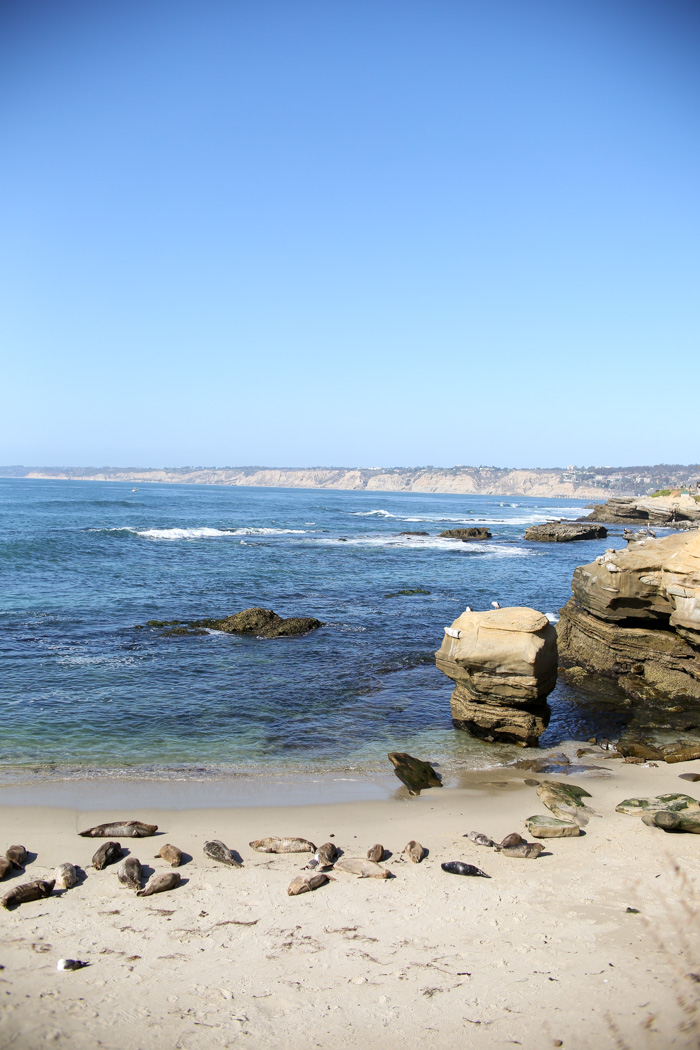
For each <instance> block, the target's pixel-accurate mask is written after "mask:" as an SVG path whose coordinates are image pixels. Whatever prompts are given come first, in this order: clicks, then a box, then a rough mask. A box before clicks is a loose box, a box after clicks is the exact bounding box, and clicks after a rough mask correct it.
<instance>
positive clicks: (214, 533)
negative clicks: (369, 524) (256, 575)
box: [90, 526, 307, 540]
mask: <svg viewBox="0 0 700 1050" xmlns="http://www.w3.org/2000/svg"><path fill="white" fill-rule="evenodd" d="M90 531H91V532H130V533H132V534H133V535H134V536H140V537H141V538H142V539H145V540H208V539H218V538H220V537H231V536H283V535H286V534H295V535H299V534H303V533H306V531H307V530H306V529H267V528H253V527H248V528H243V529H213V528H208V527H207V526H202V527H201V528H196V529H134V528H122V529H91V530H90Z"/></svg>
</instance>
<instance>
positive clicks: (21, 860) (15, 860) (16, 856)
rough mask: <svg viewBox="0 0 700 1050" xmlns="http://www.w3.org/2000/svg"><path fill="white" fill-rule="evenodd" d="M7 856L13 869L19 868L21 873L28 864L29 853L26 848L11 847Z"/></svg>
mask: <svg viewBox="0 0 700 1050" xmlns="http://www.w3.org/2000/svg"><path fill="white" fill-rule="evenodd" d="M5 856H6V857H7V859H8V860H9V862H10V864H11V865H12V867H13V868H19V869H20V871H21V870H22V869H23V868H24V866H25V864H26V863H27V851H26V849H25V848H24V846H10V847H9V849H6V850H5Z"/></svg>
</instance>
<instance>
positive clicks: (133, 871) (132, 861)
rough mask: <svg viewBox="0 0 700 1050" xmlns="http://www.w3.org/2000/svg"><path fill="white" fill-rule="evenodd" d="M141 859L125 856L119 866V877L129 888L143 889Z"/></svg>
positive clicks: (123, 884)
mask: <svg viewBox="0 0 700 1050" xmlns="http://www.w3.org/2000/svg"><path fill="white" fill-rule="evenodd" d="M141 875H142V871H141V861H140V860H137V858H136V857H124V860H123V861H122V862H121V864H120V865H119V867H118V868H117V878H118V879H119V881H120V883H121V884H122V886H126V888H127V889H129V890H140V889H141Z"/></svg>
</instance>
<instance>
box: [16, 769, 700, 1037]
mask: <svg viewBox="0 0 700 1050" xmlns="http://www.w3.org/2000/svg"><path fill="white" fill-rule="evenodd" d="M595 764H596V765H597V766H599V767H600V768H601V769H603V770H604V771H605V772H604V773H600V774H597V775H596V774H593V775H591V774H588V775H586V776H585V777H580V778H560V777H550V778H549V779H554V780H556V779H562V780H567V779H568V782H571V783H577V784H579V785H580V786H585V787H586V789H587V790H589V791H590V793H591V795H592V796H593V797H592V798H591V799H590V800H589V804H590V805H591V807H592V808H593V809H595V810H596V812H597V813H599V814H600V816H595V817H592V818H591V821H590V823H589V825H588V827H587V829H586V833H585V835H582V836H581V837H579V838H571V839H555V840H549V841H548V842H545V846H546V851H545V853H543V854H542V856H540V857H539V858H538V859H537V860H536V861H529V860H515V859H511V858H506V857H504V856H502V855H500V854H498V853H496V852H494V851H493V850H490V849H487V848H484V847H480V846H477V845H475V844H473V843H471V842H469V841H468V840H466V839H465V838H463V836H464V835H465V833H467V832H468V831H470V830H478V831H483V832H485V833H487V834H488V835H490V836H492V837H493V838H495V839H499V838H501V837H502V836H504V835H505V834H507V833H508V832H511V831H520V832H525V829H524V825H523V821H524V819H525V818H527V817H528V816H530V815H532V814H533V813H544V812H546V811H545V810H544V808H543V806H542V804H541V803H540V802H539V800H538V798H537V795H536V789H535V787H533V786H527V785H525V784H524V779H525V777H528V776H533V774H528V773H527V772H515V771H513V770H510V769H509V770H494V771H492V772H491V773H489V774H483V773H482V774H480V775H476V774H475V775H474V776H473V778H472V780H471V783H470V782H466V781H463V782H462V783H461V786H459V787H446V788H443V789H433V790H430V791H426V792H424V793H423V794H422V795H421V796H420V797H414V798H412V797H409V796H408V795H407V794H404V792H403V789H401V788H399V789H398V791H396V792H394V794H393V796H392V797H387V798H384V799H380V800H359V801H358V800H355V801H350V802H346V803H342V802H341V803H339V802H334V803H332V804H330V805H329V804H324V803H323V802H320V804H307V805H287V806H265V807H256V806H251V805H246V806H239V807H225V806H214V807H210V808H199V807H198V806H197V801H196V799H197V792H198V788H199V786H198V785H189V792H190V798H189V802H190V804H189V805H188V807H187V808H167V807H166V806H164V805H163V799H164V797H165V795H166V793H164V791H163V790H161V789H162V785H160V786H159V787H160V789H159V790H158V791H157V792H156V793H155V794H156V796H157V798H158V801H159V804H160V805H159V808H154V807H153V806H149V805H147V802H148V799H149V785H148V784H142V785H140V786H139V790H140V794H141V799H142V804H141V805H140V806H138V807H135V806H133V805H132V806H131V807H130V808H129V811H128V812H124V811H123V809H121V808H120V809H113V810H109V809H106V808H100V809H91V808H90V805H89V800H90V798H91V790H90V784H89V783H86V784H83V785H81V787H80V791H81V793H82V796H83V798H84V804H82V805H80V806H73V807H66V806H46V805H29V806H27V805H25V806H21V805H16V804H12V805H8V804H7V801H8V800H7V799H6V798H3V797H2V796H1V795H0V804H2V811H1V812H2V820H1V826H2V829H3V839H4V840H5V842H6V844H7V845H9V844H11V843H14V842H21V843H23V844H24V845H25V846H26V847H27V849H28V850H30V851H31V853H32V854H36V857H35V859H31V858H30V863H29V864H28V866H27V871H26V874H24V875H23V874H21V873H17V874H16V875H15V876H14V877H13V878H11V879H8V878H6V879H5V880H4V881H3V884H2V889H3V892H4V891H5V890H6V889H8V888H10V887H11V886H13V885H16V884H18V883H21V882H24V881H28V880H29V879H36V878H42V877H49V876H50V875H51V872H52V869H53V868H54V866H55V865H57V864H59V863H61V862H63V861H71V862H73V863H76V864H79V865H81V867H83V868H84V869H85V870H86V874H87V877H86V879H85V880H84V882H83V883H82V884H81V885H79V886H77V887H75V888H73V889H70V890H66V891H64V892H61V893H60V894H59V893H55V894H54V895H53V896H52V897H51V898H50V899H48V900H42V901H38V902H34V903H29V904H24V905H22V906H21V907H19V908H17V909H15V910H13V911H3V912H2V919H1V920H0V921H1V922H2V955H1V959H0V961H1V963H2V967H3V969H2V971H1V972H0V985H1V987H2V1014H1V1021H0V1043H1V1044H2V1045H3V1046H5V1047H8V1048H9V1047H12V1048H14V1050H24V1048H29V1047H39V1046H44V1045H49V1046H57V1047H60V1046H69V1045H70V1046H71V1048H73V1050H83V1048H85V1050H92V1048H94V1047H104V1048H106V1050H141V1048H145V1047H147V1046H152V1045H167V1046H172V1047H176V1048H178V1050H180V1048H181V1050H200V1048H209V1047H234V1046H235V1047H239V1046H249V1047H265V1048H270V1050H274V1048H277V1047H279V1048H283V1047H284V1048H285V1050H296V1048H299V1050H301V1048H304V1050H306V1048H308V1047H309V1046H312V1047H315V1046H319V1047H321V1046H322V1047H341V1046H347V1045H349V1044H351V1043H352V1044H354V1043H355V1042H356V1041H360V1042H369V1041H372V1042H373V1043H374V1042H378V1043H379V1045H381V1046H382V1047H383V1048H384V1050H394V1048H397V1050H398V1048H399V1047H405V1046H406V1045H410V1046H414V1045H422V1046H426V1047H435V1048H440V1050H442V1048H448V1047H453V1046H455V1045H456V1044H457V1041H458V1040H460V1039H466V1040H468V1043H469V1045H470V1046H478V1047H488V1048H492V1047H493V1048H496V1047H508V1046H513V1045H519V1046H522V1047H527V1048H533V1050H534V1048H535V1047H538V1048H539V1047H546V1046H559V1045H563V1046H565V1047H567V1048H584V1047H596V1048H606V1047H631V1048H633V1050H636V1048H638V1047H647V1046H648V1047H662V1046H663V1047H668V1046H674V1047H676V1046H677V1047H686V1046H688V1047H690V1046H697V1044H698V1032H697V1029H695V1028H694V1027H693V1026H692V1024H691V1026H690V1028H689V1029H688V1023H689V1021H692V1018H693V1014H692V1009H693V1007H692V1004H693V1003H694V1001H695V999H696V989H697V987H698V985H697V980H698V978H697V973H698V971H700V944H698V929H697V920H696V919H694V912H695V908H696V901H697V898H696V896H695V893H696V890H695V879H696V876H697V871H698V864H697V850H698V846H699V845H700V841H699V840H698V838H697V837H696V836H694V835H682V834H678V835H669V834H666V833H664V832H663V831H660V830H656V829H652V828H649V827H646V826H645V825H644V824H642V822H641V820H640V819H639V818H638V817H632V816H623V815H621V814H617V813H615V811H614V809H615V805H616V804H617V803H618V802H620V801H621V800H622V799H624V798H627V797H631V796H639V795H655V794H658V793H660V792H666V791H684V790H686V789H687V790H688V793H690V794H694V792H693V788H694V786H695V785H693V784H688V783H687V782H684V781H680V780H679V779H678V776H679V773H681V772H683V771H688V770H689V769H692V766H693V764H692V763H688V764H685V765H673V766H665V765H663V766H658V767H647V766H644V767H640V766H635V765H630V764H623V763H622V762H620V761H619V760H618V761H611V760H601V761H597V762H596V763H595ZM537 779H540V780H541V779H543V777H542V775H537ZM132 789H133V786H132ZM17 790H18V789H13V791H14V792H16V791H17ZM113 790H114V791H115V794H116V791H117V788H113ZM58 794H59V800H60V792H59V793H58ZM175 797H177V799H178V802H179V803H180V804H181V803H182V801H183V795H182V793H180V795H179V796H178V795H176V796H175ZM27 798H29V799H30V800H31V798H32V793H31V791H28V792H27ZM10 801H11V802H13V803H14V802H15V801H16V799H15V798H12V799H11V800H10ZM186 801H187V800H186ZM116 817H135V818H140V819H142V820H147V821H151V822H154V823H157V824H158V825H159V829H160V830H159V833H158V835H157V836H155V837H153V838H146V839H123V840H122V845H124V846H125V847H127V848H128V849H129V850H130V851H131V852H132V853H133V854H135V855H136V856H137V857H139V859H140V860H141V862H142V863H143V864H144V865H148V866H149V868H150V869H154V870H157V871H159V870H165V869H166V865H165V863H164V862H163V861H161V860H155V859H153V858H154V854H155V853H156V852H157V851H158V849H159V847H160V846H161V845H162V844H163V843H165V842H172V843H174V844H176V845H178V846H179V847H180V848H181V849H183V850H185V851H186V852H187V853H188V854H190V855H191V858H192V859H191V860H189V861H188V862H187V863H185V864H184V865H183V866H182V867H181V868H180V869H179V870H180V872H181V874H182V879H183V881H182V884H181V885H180V887H179V888H177V889H176V890H174V891H172V892H169V893H164V894H160V895H157V896H151V897H144V898H138V897H137V896H136V895H135V894H134V893H133V892H132V891H129V890H127V889H124V888H122V887H120V885H119V884H118V881H117V877H116V874H115V872H116V868H115V866H110V867H107V868H106V869H104V870H103V871H95V870H93V869H92V868H90V867H89V865H90V862H91V857H92V855H93V853H94V851H95V849H96V848H97V847H98V846H99V844H100V842H101V841H102V840H96V839H88V838H80V837H78V835H77V832H78V831H79V830H82V829H83V828H85V827H88V826H91V825H93V824H96V823H100V822H103V821H106V820H109V819H111V818H116ZM278 834H279V835H303V836H306V837H309V838H311V839H312V840H313V841H314V842H316V843H317V844H319V843H321V842H323V841H326V840H328V839H331V836H332V841H334V842H335V843H336V844H337V845H338V846H339V847H340V848H342V849H343V850H344V851H345V854H346V856H355V855H357V856H364V854H365V852H366V850H367V849H368V847H369V846H371V845H372V844H373V843H375V842H381V843H382V844H383V845H384V846H385V848H386V849H387V850H389V851H391V852H392V854H393V855H392V856H391V857H390V858H389V860H388V861H387V862H386V866H387V867H388V868H389V870H390V871H391V873H392V875H394V876H395V878H391V879H388V880H379V879H362V880H360V879H357V878H355V877H354V876H352V875H349V874H344V873H342V872H336V873H335V874H334V879H335V881H333V882H330V883H328V884H327V885H325V886H323V887H321V888H320V889H318V890H316V891H315V892H313V893H306V894H303V895H301V896H296V897H289V896H288V895H287V886H288V885H289V883H290V881H291V879H292V878H293V877H294V875H295V874H297V873H298V872H299V870H300V869H301V868H302V866H303V865H304V864H305V863H306V858H305V857H304V856H303V855H299V854H289V855H266V854H262V853H256V852H255V851H253V850H252V849H250V847H249V846H248V842H249V841H250V840H252V839H254V838H259V837H261V836H264V835H278ZM209 838H220V839H222V840H223V841H224V842H226V843H227V844H228V845H229V846H230V847H232V848H234V849H236V850H238V851H239V852H240V854H241V856H242V858H243V861H244V864H243V867H242V868H241V869H233V868H228V867H224V866H221V865H217V864H216V863H214V862H212V861H210V860H207V859H206V858H205V857H204V856H203V853H202V845H203V843H204V841H205V840H206V839H209ZM414 838H415V839H419V840H420V841H421V842H422V844H423V845H424V846H425V847H427V849H428V850H429V855H428V856H427V857H426V859H425V860H424V861H423V862H422V863H421V864H413V863H410V862H409V861H407V860H405V859H404V858H403V857H402V850H403V848H404V846H405V845H406V843H407V842H408V841H409V840H410V839H414ZM4 848H6V846H4V847H3V849H4ZM452 859H460V860H465V861H468V862H470V863H473V864H476V865H478V866H479V867H480V868H482V869H483V870H484V871H486V872H487V873H488V874H489V875H490V876H491V878H490V879H482V878H460V877H457V876H454V875H450V874H447V873H445V872H443V871H442V870H441V868H440V864H441V862H443V861H446V860H452ZM147 873H148V869H147ZM628 908H636V909H637V910H638V913H634V912H629V911H628V910H627V909H628ZM61 957H69V958H79V959H83V960H86V961H87V962H89V966H87V967H85V968H84V969H82V970H79V971H76V972H57V971H56V963H57V960H58V959H59V958H61ZM688 974H691V975H693V976H688ZM683 1002H685V1003H686V1008H685V1009H684V1006H683ZM684 1029H685V1030H684Z"/></svg>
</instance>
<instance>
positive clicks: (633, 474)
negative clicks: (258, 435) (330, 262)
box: [0, 466, 686, 500]
mask: <svg viewBox="0 0 700 1050" xmlns="http://www.w3.org/2000/svg"><path fill="white" fill-rule="evenodd" d="M674 469H675V468H674ZM655 470H656V468H646V467H645V468H636V467H630V468H614V469H613V468H598V467H596V468H586V469H581V470H578V469H572V468H567V469H566V470H565V469H562V468H551V469H532V470H525V469H509V468H500V467H468V466H460V467H451V468H441V467H416V468H405V467H395V468H384V467H362V468H361V467H355V468H338V469H334V468H328V467H316V468H303V469H302V468H300V469H295V468H284V467H281V468H272V467H216V468H213V467H211V468H210V467H182V468H164V469H151V468H133V467H128V468H117V467H99V468H94V467H83V468H81V467H70V468H68V467H26V468H25V467H5V468H2V467H0V474H2V475H3V476H5V477H25V478H40V479H60V480H70V481H121V482H127V483H129V484H137V485H138V484H144V483H147V482H160V483H165V484H180V485H245V486H252V487H262V488H305V489H314V488H319V489H345V490H350V491H366V492H378V493H379V492H425V493H431V492H434V493H447V494H449V493H453V494H456V495H484V496H533V497H545V498H546V497H573V498H578V499H584V500H593V499H595V500H606V499H608V498H609V497H610V496H633V495H635V494H638V493H640V492H644V491H646V490H647V489H648V487H649V484H650V483H652V484H653V483H654V481H657V482H659V483H661V481H659V478H661V479H665V478H666V477H667V476H668V471H667V470H666V468H664V473H662V474H661V475H659V476H657V474H654V471H655ZM682 470H683V472H684V475H685V472H686V468H682ZM640 471H641V473H640ZM674 476H675V475H674ZM663 483H665V482H663Z"/></svg>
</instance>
